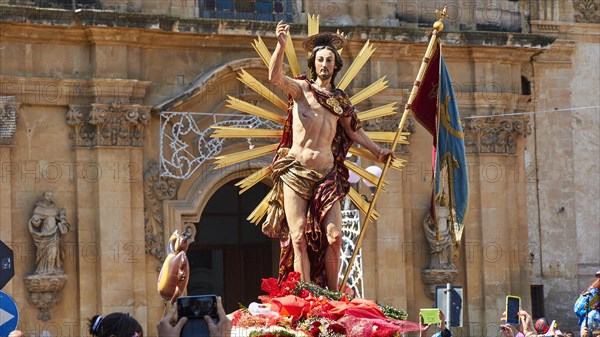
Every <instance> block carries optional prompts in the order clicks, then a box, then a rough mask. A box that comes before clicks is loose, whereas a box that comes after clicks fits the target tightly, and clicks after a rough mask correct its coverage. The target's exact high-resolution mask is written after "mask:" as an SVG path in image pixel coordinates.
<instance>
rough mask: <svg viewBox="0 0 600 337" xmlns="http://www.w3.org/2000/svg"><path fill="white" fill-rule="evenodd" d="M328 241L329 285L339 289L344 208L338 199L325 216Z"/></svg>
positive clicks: (327, 269) (326, 266)
mask: <svg viewBox="0 0 600 337" xmlns="http://www.w3.org/2000/svg"><path fill="white" fill-rule="evenodd" d="M325 223H326V226H327V227H326V228H327V241H328V242H329V246H328V247H327V251H326V252H325V272H326V273H327V287H328V288H329V289H331V290H338V273H339V272H340V264H341V261H340V252H341V249H342V208H341V207H340V202H339V201H336V202H335V203H334V204H333V206H332V207H331V209H330V210H329V212H327V215H326V216H325Z"/></svg>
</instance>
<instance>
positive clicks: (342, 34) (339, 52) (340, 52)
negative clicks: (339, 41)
mask: <svg viewBox="0 0 600 337" xmlns="http://www.w3.org/2000/svg"><path fill="white" fill-rule="evenodd" d="M335 33H336V34H338V35H341V36H343V37H344V38H346V34H344V33H342V32H340V30H339V29H338V30H337V31H336V32H335ZM343 50H344V48H342V49H339V50H338V54H340V56H342V51H343Z"/></svg>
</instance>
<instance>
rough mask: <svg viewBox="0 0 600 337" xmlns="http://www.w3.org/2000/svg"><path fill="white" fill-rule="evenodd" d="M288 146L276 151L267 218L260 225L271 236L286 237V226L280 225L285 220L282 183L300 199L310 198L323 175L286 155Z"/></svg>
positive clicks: (287, 233) (287, 232)
mask: <svg viewBox="0 0 600 337" xmlns="http://www.w3.org/2000/svg"><path fill="white" fill-rule="evenodd" d="M289 150H290V149H289V148H286V147H282V148H280V149H279V150H278V151H277V155H278V156H279V159H278V160H277V161H276V162H274V163H273V165H272V169H273V173H272V174H271V179H272V180H273V193H271V198H269V206H268V208H267V218H266V220H265V222H264V223H263V225H262V232H263V233H264V234H265V235H266V236H268V237H271V238H281V237H287V236H288V235H289V231H288V228H287V226H285V228H284V227H283V226H282V225H283V223H284V220H285V212H284V208H283V184H286V185H287V186H289V187H290V188H291V189H292V190H294V192H296V193H297V194H298V195H299V196H300V197H302V199H304V200H309V201H310V200H311V198H312V195H313V190H314V188H315V186H316V185H317V183H319V182H320V181H321V180H322V179H323V177H324V175H323V174H321V173H319V172H317V171H314V170H311V169H309V168H308V167H306V166H304V165H302V164H301V163H300V162H299V161H298V160H296V158H295V157H294V156H292V155H288V152H289Z"/></svg>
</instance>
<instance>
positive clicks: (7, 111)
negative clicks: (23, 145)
mask: <svg viewBox="0 0 600 337" xmlns="http://www.w3.org/2000/svg"><path fill="white" fill-rule="evenodd" d="M18 110H19V104H18V103H16V102H15V98H14V97H13V96H0V145H13V141H14V136H15V131H16V130H17V112H18Z"/></svg>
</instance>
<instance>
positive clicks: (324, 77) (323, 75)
mask: <svg viewBox="0 0 600 337" xmlns="http://www.w3.org/2000/svg"><path fill="white" fill-rule="evenodd" d="M318 76H319V78H320V79H321V81H326V80H328V79H330V78H331V73H330V72H326V73H322V72H321V73H319V75H318Z"/></svg>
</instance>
